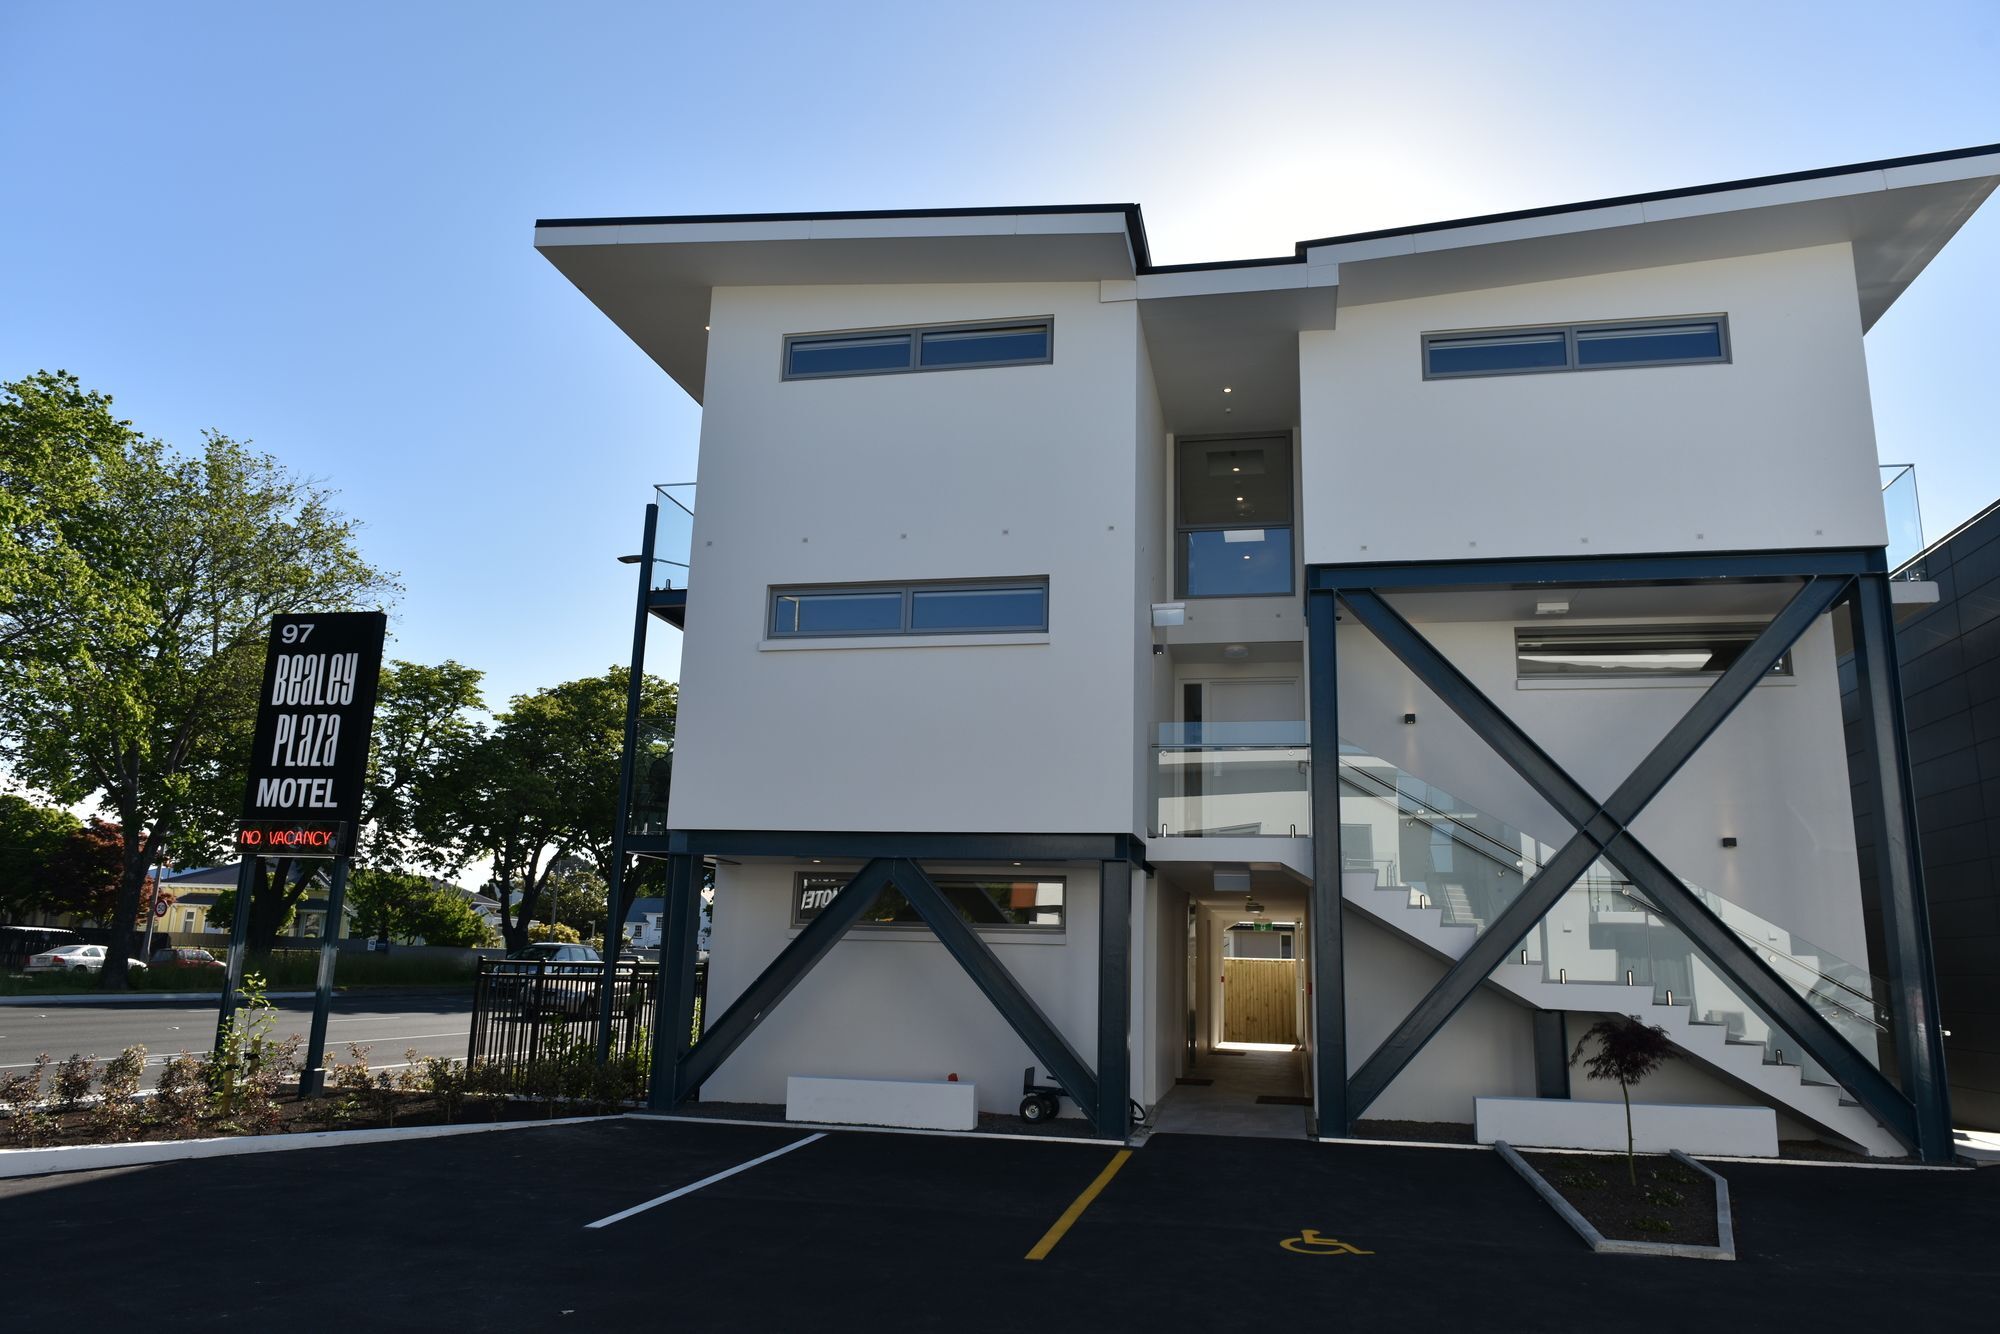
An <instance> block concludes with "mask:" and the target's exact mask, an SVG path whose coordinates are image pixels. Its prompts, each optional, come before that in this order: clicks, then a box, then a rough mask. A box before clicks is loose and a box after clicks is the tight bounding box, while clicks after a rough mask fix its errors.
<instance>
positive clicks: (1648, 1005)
mask: <svg viewBox="0 0 2000 1334" xmlns="http://www.w3.org/2000/svg"><path fill="white" fill-rule="evenodd" d="M1341 896H1342V897H1343V898H1344V899H1345V900H1346V901H1347V902H1348V903H1350V904H1352V905H1353V906H1354V907H1355V908H1356V909H1357V910H1359V911H1360V912H1362V913H1364V914H1366V915H1367V916H1368V917H1369V918H1371V919H1373V920H1374V921H1376V922H1379V923H1381V924H1382V925H1383V926H1385V927H1387V928H1389V929H1390V930H1391V931H1393V932H1395V933H1396V934H1397V935H1398V936H1400V937H1401V938H1402V939H1404V940H1406V941H1409V942H1410V943H1412V944H1414V945H1416V946H1418V947H1419V948H1421V949H1423V950H1425V951H1427V952H1428V953H1430V954H1433V955H1435V956H1437V957H1438V958H1441V959H1446V960H1454V959H1457V958H1458V957H1459V956H1460V955H1462V954H1463V953H1464V952H1465V951H1466V950H1467V949H1468V948H1470V946H1471V944H1472V942H1473V940H1474V939H1475V938H1477V936H1478V934H1479V931H1480V929H1481V928H1480V926H1479V925H1478V924H1476V923H1473V922H1450V921H1447V920H1445V919H1446V914H1447V907H1446V906H1445V905H1441V904H1434V903H1433V902H1432V901H1431V898H1430V895H1429V893H1428V892H1426V891H1424V890H1419V889H1414V888H1413V887H1411V886H1409V885H1403V884H1386V885H1385V884H1383V883H1382V875H1381V871H1380V870H1379V869H1370V870H1365V871H1348V872H1346V873H1345V874H1343V875H1342V877H1341ZM1487 985H1488V986H1489V987H1493V988H1495V989H1497V990H1498V991H1500V992H1501V993H1502V994H1504V995H1507V996H1510V997H1512V998H1513V999H1515V1000H1517V1001H1519V1002H1521V1003H1523V1004H1526V1005H1530V1006H1533V1007H1535V1008H1537V1009H1542V1010H1554V1011H1576V1012H1579V1013H1586V1014H1623V1015H1628V1016H1630V1017H1631V1018H1634V1019H1638V1020H1641V1021H1642V1022H1645V1023H1648V1024H1652V1025H1655V1026H1657V1027H1659V1028H1661V1029H1663V1030H1664V1031H1665V1032H1666V1034H1667V1036H1668V1038H1669V1039H1671V1040H1672V1041H1673V1043H1674V1045H1675V1046H1677V1047H1679V1048H1680V1049H1681V1051H1682V1052H1683V1053H1685V1054H1686V1055H1687V1056H1688V1057H1690V1058H1692V1059H1693V1060H1695V1061H1696V1062H1698V1063H1699V1064H1700V1065H1702V1066H1703V1067H1705V1068H1707V1069H1709V1070H1711V1071H1713V1072H1714V1073H1716V1074H1718V1075H1720V1076H1722V1077H1723V1078H1724V1079H1726V1080H1728V1081H1729V1082H1730V1083H1731V1084H1734V1085H1735V1086H1736V1087H1738V1088H1741V1089H1743V1090H1745V1091H1746V1092H1748V1093H1750V1094H1751V1095H1753V1096H1754V1097H1755V1098H1757V1099H1758V1100H1759V1101H1760V1102H1763V1103H1765V1104H1767V1105H1769V1106H1771V1107H1774V1108H1777V1109H1780V1110H1782V1111H1784V1112H1786V1113H1787V1114H1789V1115H1791V1116H1793V1117H1795V1118H1796V1119H1798V1120H1800V1121H1803V1122H1806V1123H1807V1124H1809V1125H1812V1126H1814V1127H1815V1128H1817V1129H1819V1130H1820V1131H1822V1132H1824V1133H1826V1134H1828V1135H1831V1136H1833V1137H1835V1138H1837V1139H1839V1140H1841V1141H1844V1142H1846V1143H1849V1144H1852V1145H1853V1146H1855V1147H1856V1148H1858V1149H1859V1150H1860V1151H1862V1152H1863V1153H1866V1154H1869V1155H1871V1156H1878V1157H1895V1156H1900V1155H1902V1154H1903V1153H1905V1152H1906V1150H1905V1149H1904V1147H1903V1145H1902V1144H1901V1143H1900V1142H1898V1141H1897V1139H1896V1138H1895V1136H1893V1135H1891V1134H1890V1133H1889V1132H1888V1130H1886V1129H1885V1128H1884V1127H1883V1126H1882V1125H1881V1123H1879V1122H1878V1121H1876V1120H1875V1118H1874V1117H1873V1116H1871V1115H1869V1114H1868V1112H1867V1111H1866V1110H1864V1109H1863V1108H1862V1107H1861V1106H1860V1105H1859V1104H1858V1103H1856V1102H1854V1101H1852V1100H1851V1099H1849V1098H1848V1097H1847V1095H1846V1093H1845V1091H1844V1090H1843V1089H1841V1088H1840V1087H1839V1086H1838V1085H1836V1084H1831V1083H1825V1082H1821V1081H1819V1080H1815V1079H1811V1078H1808V1077H1807V1074H1806V1071H1805V1070H1804V1069H1802V1068H1801V1067H1800V1066H1799V1065H1797V1064H1795V1063H1792V1062H1789V1061H1786V1060H1784V1059H1783V1056H1784V1052H1783V1049H1782V1048H1773V1047H1772V1046H1771V1045H1770V1044H1769V1043H1767V1042H1765V1041H1762V1040H1747V1039H1744V1038H1740V1037H1732V1036H1731V1033H1732V1031H1737V1029H1738V1026H1737V1025H1732V1024H1731V1023H1729V1022H1726V1021H1725V1020H1722V1019H1697V1018H1695V1016H1694V1007H1693V1005H1692V1004H1691V1003H1690V1002H1689V999H1688V998H1687V997H1686V996H1685V995H1684V996H1682V997H1681V998H1679V999H1677V1000H1674V1001H1673V1003H1671V1004H1669V1003H1667V1000H1666V999H1665V998H1663V997H1661V996H1660V995H1658V994H1657V993H1656V992H1655V991H1654V988H1653V985H1652V983H1651V982H1645V983H1641V984H1638V985H1624V984H1621V983H1618V982H1609V981H1564V980H1561V979H1560V978H1551V977H1550V976H1548V970H1547V966H1546V964H1544V963H1542V962H1535V961H1531V962H1527V963H1521V962H1510V963H1506V964H1502V965H1501V966H1500V967H1499V968H1497V969H1495V970H1494V972H1493V974H1492V976H1491V977H1490V978H1488V979H1487ZM1671 995H1672V992H1671V991H1669V992H1668V993H1667V996H1671ZM1708 1013H1711V1014H1712V1013H1713V1012H1712V1011H1711V1012H1708ZM1774 1054H1775V1057H1776V1059H1773V1056H1774Z"/></svg>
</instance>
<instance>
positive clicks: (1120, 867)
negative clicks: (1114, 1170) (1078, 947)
mask: <svg viewBox="0 0 2000 1334" xmlns="http://www.w3.org/2000/svg"><path fill="white" fill-rule="evenodd" d="M1010 1022H1011V1020H1010ZM1015 1031H1016V1032H1019V1030H1018V1029H1016V1030H1015ZM1024 1036H1025V1035H1024ZM1091 1120H1092V1121H1093V1122H1095V1123H1096V1125H1097V1133H1098V1134H1100V1135H1103V1136H1106V1137H1107V1138H1110V1139H1125V1138H1127V1137H1129V1136H1130V1135H1131V1133H1132V863H1130V862H1100V863H1099V864H1098V882H1097V1105H1096V1106H1095V1107H1094V1108H1092V1109H1091Z"/></svg>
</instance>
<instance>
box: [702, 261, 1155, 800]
mask: <svg viewBox="0 0 2000 1334" xmlns="http://www.w3.org/2000/svg"><path fill="white" fill-rule="evenodd" d="M1039 315H1052V316H1053V317H1054V320H1055V334H1054V352H1055V356H1054V361H1053V362H1052V363H1051V364H1049V365H1042V366H1009V367H996V368H988V369H978V370H954V371H939V372H930V373H920V374H906V375H881V376H863V377H853V378H843V379H830V380H817V381H796V382H783V381H781V380H780V379H779V361H780V355H781V347H782V343H783V339H784V336H785V335H786V334H788V333H800V332H812V331H819V330H835V329H850V328H867V327H885V326H894V325H899V324H924V323H942V322H948V321H968V320H982V319H995V318H1004V317H1017V316H1039ZM710 320H711V333H710V350H709V363H708V364H709V373H708V384H707V394H706V400H705V407H704V411H703V417H702V441H701V465H700V473H699V481H700V489H699V492H698V495H699V503H698V504H697V506H696V516H695V532H694V551H693V569H692V573H691V576H690V584H691V589H690V592H689V597H688V610H687V631H688V632H687V637H686V642H685V644H684V646H683V651H682V659H681V662H682V677H681V712H680V724H679V735H678V737H677V739H676V752H677V754H676V768H677V770H678V771H679V774H680V775H681V776H682V781H681V782H678V783H676V784H675V786H674V793H673V806H672V821H673V824H674V825H675V826H676V827H678V828H686V829H702V828H752V829H881V830H942V831H981V830H992V831H1017V830H1032V831H1066V832H1105V831H1122V830H1127V829H1129V828H1131V826H1132V824H1133V821H1134V816H1135V812H1136V810H1137V798H1136V797H1135V793H1134V781H1135V765H1134V755H1135V747H1136V745H1137V744H1138V737H1137V736H1136V735H1135V732H1136V727H1137V713H1136V710H1135V706H1134V699H1133V695H1134V689H1135V686H1134V661H1133V660H1134V657H1135V653H1136V642H1137V641H1136V638H1135V636H1136V634H1137V633H1138V631H1137V626H1138V624H1139V618H1140V615H1141V610H1140V608H1139V607H1138V606H1137V605H1135V603H1136V599H1135V596H1134V594H1135V590H1136V589H1137V588H1138V587H1139V580H1138V575H1137V572H1136V569H1135V561H1136V555H1135V551H1136V544H1135V534H1134V531H1133V530H1134V527H1135V526H1136V522H1137V519H1136V505H1137V501H1136V499H1135V486H1134V473H1135V469H1136V467H1137V464H1136V460H1135V451H1136V449H1137V443H1136V431H1135V420H1134V405H1135V403H1136V402H1137V401H1138V399H1139V395H1140V386H1139V383H1138V364H1139V356H1138V341H1137V340H1138V317H1137V314H1136V311H1135V309H1134V304H1133V303H1132V302H1130V301H1124V302H1118V301H1112V302H1104V301H1100V300H1099V288H1098V285H1097V284H1095V283H1083V284H1039V285H1028V284H1008V285H998V286H993V285H988V286H977V285H973V286H949V287H939V286H923V285H910V286H881V287H858V288H724V289H718V290H717V292H716V293H715V298H714V303H713V313H712V315H711V317H710ZM1036 575H1046V576H1048V577H1049V580H1050V593H1049V615H1050V632H1049V634H1048V635H1047V636H1046V642H1039V643H1026V644H1022V643H1013V644H1006V645H996V644H976V643H973V642H971V641H970V638H969V637H964V636H959V637H953V638H952V639H951V640H950V641H949V643H948V644H947V645H944V646H935V647H917V646H912V645H909V644H902V643H896V644H891V643H888V642H885V641H882V640H876V641H871V642H872V643H873V645H874V646H873V647H865V648H834V647H827V646H824V645H821V646H814V647H800V646H799V645H798V643H797V641H793V642H791V643H788V644H786V645H785V646H784V647H783V648H782V649H773V648H770V647H768V646H762V645H761V641H762V640H763V638H764V631H765V616H766V607H767V598H768V590H769V589H770V587H771V586H773V585H778V584H792V583H845V582H850V581H866V580H918V579H951V578H975V577H1005V576H1036ZM850 642H851V641H850Z"/></svg>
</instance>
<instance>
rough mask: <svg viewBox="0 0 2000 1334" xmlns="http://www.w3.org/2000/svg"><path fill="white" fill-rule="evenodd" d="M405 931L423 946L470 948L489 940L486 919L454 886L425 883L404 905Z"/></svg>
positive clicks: (486, 942)
mask: <svg viewBox="0 0 2000 1334" xmlns="http://www.w3.org/2000/svg"><path fill="white" fill-rule="evenodd" d="M404 913H405V917H404V921H405V927H406V930H405V934H406V936H407V937H408V938H411V939H418V938H421V939H422V940H423V942H424V943H425V944H426V945H456V946H460V947H464V948H470V947H474V946H479V945H485V944H488V943H489V937H490V928H489V927H488V926H487V925H486V919H485V918H483V917H481V916H480V915H479V913H478V912H477V911H476V910H475V909H474V908H473V906H472V903H471V901H470V900H468V899H467V898H466V896H465V895H464V894H462V893H460V892H459V891H458V890H456V889H451V888H439V887H436V886H425V888H424V890H423V892H422V893H420V894H417V895H415V896H414V897H413V898H411V900H410V901H409V903H408V904H407V905H406V906H405V908H404Z"/></svg>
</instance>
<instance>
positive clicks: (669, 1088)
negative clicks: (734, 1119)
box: [646, 856, 701, 1111]
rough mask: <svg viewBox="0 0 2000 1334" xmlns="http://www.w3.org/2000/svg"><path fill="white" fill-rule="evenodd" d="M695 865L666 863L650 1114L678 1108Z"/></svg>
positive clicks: (689, 1017) (694, 927)
mask: <svg viewBox="0 0 2000 1334" xmlns="http://www.w3.org/2000/svg"><path fill="white" fill-rule="evenodd" d="M699 865H700V863H699V862H697V861H696V860H695V859H694V858H692V857H686V856H681V857H670V858H668V859H667V902H666V905H665V906H666V913H665V916H664V917H663V918H662V920H661V926H662V927H663V928H664V930H663V933H662V934H663V939H662V940H661V941H660V976H659V983H658V985H659V988H660V995H659V999H658V1001H657V1002H656V1003H655V1004H654V1006H653V1065H652V1087H651V1088H650V1089H649V1090H648V1091H647V1096H646V1102H647V1105H648V1106H650V1107H652V1108H653V1109H654V1110H655V1111H665V1110H667V1109H669V1108H672V1107H678V1106H679V1105H680V1104H681V1102H682V1100H683V1099H682V1095H681V1094H680V1092H679V1091H678V1090H679V1085H678V1083H677V1080H676V1076H677V1075H678V1073H679V1071H680V1067H681V1062H682V1061H683V1060H685V1059H686V1057H687V1052H688V1048H689V1047H691V1046H692V1045H693V1037H692V1033H693V1029H694V983H695V968H696V965H697V963H698V951H699V949H700V946H701V890H700V887H699V886H698V885H696V883H695V868H696V867H697V866H699Z"/></svg>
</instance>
